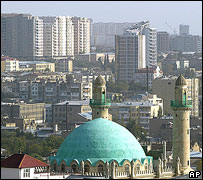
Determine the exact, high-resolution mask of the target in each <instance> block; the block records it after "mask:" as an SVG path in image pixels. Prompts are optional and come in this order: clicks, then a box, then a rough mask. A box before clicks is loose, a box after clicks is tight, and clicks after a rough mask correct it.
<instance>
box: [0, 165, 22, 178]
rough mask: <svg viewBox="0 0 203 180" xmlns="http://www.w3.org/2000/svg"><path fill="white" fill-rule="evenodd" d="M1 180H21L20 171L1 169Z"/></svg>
mask: <svg viewBox="0 0 203 180" xmlns="http://www.w3.org/2000/svg"><path fill="white" fill-rule="evenodd" d="M1 179H20V169H17V168H1Z"/></svg>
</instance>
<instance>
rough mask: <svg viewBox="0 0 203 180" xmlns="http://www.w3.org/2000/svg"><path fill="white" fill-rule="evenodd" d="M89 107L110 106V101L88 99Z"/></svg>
mask: <svg viewBox="0 0 203 180" xmlns="http://www.w3.org/2000/svg"><path fill="white" fill-rule="evenodd" d="M91 105H93V106H94V105H101V106H110V105H111V101H110V99H106V100H101V99H90V106H91Z"/></svg>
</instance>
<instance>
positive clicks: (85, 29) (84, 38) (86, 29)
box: [71, 16, 91, 55]
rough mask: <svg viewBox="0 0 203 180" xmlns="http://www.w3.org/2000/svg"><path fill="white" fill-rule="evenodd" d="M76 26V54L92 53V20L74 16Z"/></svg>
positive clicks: (73, 20)
mask: <svg viewBox="0 0 203 180" xmlns="http://www.w3.org/2000/svg"><path fill="white" fill-rule="evenodd" d="M71 19H72V22H73V26H74V55H78V54H83V53H90V29H91V20H90V19H88V18H82V17H75V16H74V17H72V18H71Z"/></svg>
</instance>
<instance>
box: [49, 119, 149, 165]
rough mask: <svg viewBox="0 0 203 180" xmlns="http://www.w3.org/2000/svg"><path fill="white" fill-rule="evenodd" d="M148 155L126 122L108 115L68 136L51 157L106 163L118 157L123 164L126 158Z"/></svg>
mask: <svg viewBox="0 0 203 180" xmlns="http://www.w3.org/2000/svg"><path fill="white" fill-rule="evenodd" d="M137 159H138V160H140V161H141V163H143V162H144V160H145V159H148V162H149V161H150V159H152V157H150V156H148V157H146V155H145V152H144V150H143V149H142V147H141V145H140V144H139V142H138V141H137V140H136V138H135V137H134V135H132V134H131V133H130V132H129V131H128V130H127V129H126V128H124V127H123V126H121V125H119V124H117V123H115V122H112V121H110V120H107V119H104V118H97V119H94V120H92V121H89V122H86V123H85V124H83V125H81V126H80V127H78V128H76V129H74V130H73V132H72V133H71V134H70V135H68V136H67V137H66V139H65V140H64V142H63V143H62V144H61V146H60V148H59V150H58V152H57V153H56V156H52V157H50V161H51V163H53V162H54V160H56V162H57V164H58V165H59V164H60V163H61V161H62V160H64V161H65V162H66V165H67V166H69V165H70V163H71V161H73V160H75V161H76V162H77V163H78V164H80V162H81V161H82V160H83V161H84V162H85V161H86V160H88V161H89V162H90V163H91V165H92V166H95V165H96V163H97V162H98V161H99V160H101V161H103V162H104V163H105V162H106V161H108V162H109V163H111V161H112V160H116V161H117V162H118V163H119V165H122V164H123V162H124V161H125V160H129V161H132V160H137Z"/></svg>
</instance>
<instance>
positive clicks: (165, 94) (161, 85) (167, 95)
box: [152, 77, 199, 116]
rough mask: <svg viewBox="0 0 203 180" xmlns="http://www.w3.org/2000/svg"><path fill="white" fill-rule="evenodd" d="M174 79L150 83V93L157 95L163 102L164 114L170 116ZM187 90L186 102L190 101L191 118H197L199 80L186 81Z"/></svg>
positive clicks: (155, 80) (156, 80)
mask: <svg viewBox="0 0 203 180" xmlns="http://www.w3.org/2000/svg"><path fill="white" fill-rule="evenodd" d="M175 81H176V78H175V77H171V78H166V77H165V78H160V79H154V80H153V81H152V93H153V94H157V95H158V96H159V97H161V98H163V102H164V113H170V114H172V112H173V111H172V109H171V106H170V102H171V101H172V100H175V96H174V94H175V92H174V91H175ZM186 83H187V88H188V100H192V110H191V115H192V116H199V101H198V97H199V79H198V78H193V79H186Z"/></svg>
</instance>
